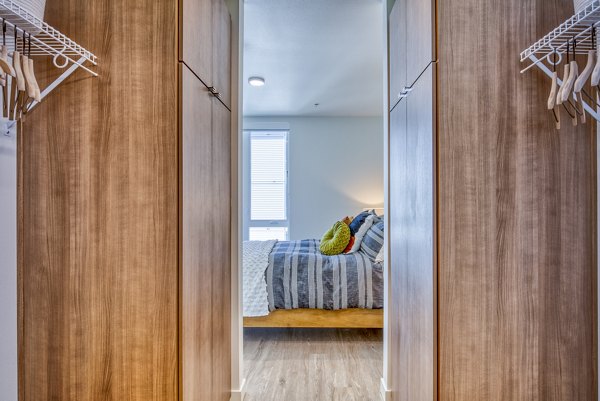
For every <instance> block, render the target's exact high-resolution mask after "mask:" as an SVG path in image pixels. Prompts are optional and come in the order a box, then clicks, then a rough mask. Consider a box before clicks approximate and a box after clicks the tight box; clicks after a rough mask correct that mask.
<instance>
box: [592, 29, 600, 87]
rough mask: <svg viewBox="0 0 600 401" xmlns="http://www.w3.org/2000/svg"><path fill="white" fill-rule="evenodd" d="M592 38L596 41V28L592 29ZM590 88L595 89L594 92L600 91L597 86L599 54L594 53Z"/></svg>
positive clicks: (599, 65)
mask: <svg viewBox="0 0 600 401" xmlns="http://www.w3.org/2000/svg"><path fill="white" fill-rule="evenodd" d="M592 35H593V36H594V38H593V39H594V40H596V37H595V36H596V28H594V32H593V34H592ZM590 83H591V84H592V87H593V88H596V91H598V90H600V87H599V86H598V84H600V54H598V52H596V65H595V66H594V70H593V71H592V79H591V82H590Z"/></svg>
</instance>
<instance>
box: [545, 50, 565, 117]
mask: <svg viewBox="0 0 600 401" xmlns="http://www.w3.org/2000/svg"><path fill="white" fill-rule="evenodd" d="M556 57H557V53H556V51H554V52H553V57H552V65H553V70H552V71H553V73H552V86H551V88H550V96H549V97H548V110H551V111H552V114H553V115H554V122H555V124H556V129H560V110H559V108H558V105H557V104H556V95H557V93H558V90H559V86H558V73H557V72H556ZM561 58H562V56H561Z"/></svg>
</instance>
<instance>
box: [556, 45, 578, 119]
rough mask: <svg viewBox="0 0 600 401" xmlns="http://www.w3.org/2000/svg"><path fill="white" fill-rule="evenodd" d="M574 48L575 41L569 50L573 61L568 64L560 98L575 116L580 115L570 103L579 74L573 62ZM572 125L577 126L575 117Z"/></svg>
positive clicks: (575, 62) (575, 106) (575, 63)
mask: <svg viewBox="0 0 600 401" xmlns="http://www.w3.org/2000/svg"><path fill="white" fill-rule="evenodd" d="M576 46H577V42H576V41H575V40H573V46H571V48H572V49H573V59H572V60H571V61H570V62H569V75H568V78H567V81H566V82H565V81H563V90H562V92H561V96H562V101H563V103H564V102H569V104H570V105H571V107H573V109H574V110H575V112H576V114H581V113H580V111H579V109H578V108H577V105H576V104H573V103H572V102H571V95H572V91H573V85H574V84H575V80H576V79H577V75H578V73H579V67H578V66H577V61H576V60H575V54H576V53H575V49H576ZM567 51H568V44H567ZM573 125H577V116H575V118H574V119H573Z"/></svg>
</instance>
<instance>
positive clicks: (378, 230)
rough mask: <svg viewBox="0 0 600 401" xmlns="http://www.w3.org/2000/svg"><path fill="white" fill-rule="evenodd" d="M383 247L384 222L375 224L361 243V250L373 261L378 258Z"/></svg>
mask: <svg viewBox="0 0 600 401" xmlns="http://www.w3.org/2000/svg"><path fill="white" fill-rule="evenodd" d="M381 247H383V221H379V222H377V223H375V224H373V225H372V226H371V228H369V230H368V231H367V233H366V234H365V236H364V238H363V240H362V241H361V243H360V250H361V251H363V252H364V253H366V254H367V256H369V258H371V259H373V260H374V259H375V258H377V254H378V253H379V251H380V250H381Z"/></svg>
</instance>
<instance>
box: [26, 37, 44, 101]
mask: <svg viewBox="0 0 600 401" xmlns="http://www.w3.org/2000/svg"><path fill="white" fill-rule="evenodd" d="M27 46H28V53H29V60H28V62H29V74H31V79H32V80H33V85H34V86H35V100H36V102H40V101H41V100H42V94H41V91H40V86H39V85H38V83H37V79H36V77H35V70H34V68H33V59H32V58H31V34H29V42H28V45H27Z"/></svg>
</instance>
